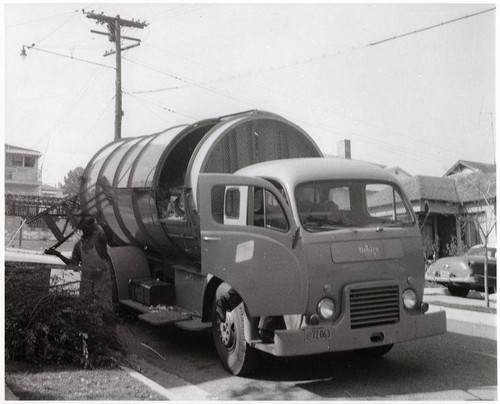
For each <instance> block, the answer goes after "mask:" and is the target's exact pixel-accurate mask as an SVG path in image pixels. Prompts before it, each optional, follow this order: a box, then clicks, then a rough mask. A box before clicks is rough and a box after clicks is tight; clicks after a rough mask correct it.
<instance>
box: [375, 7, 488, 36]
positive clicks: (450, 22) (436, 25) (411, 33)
mask: <svg viewBox="0 0 500 404" xmlns="http://www.w3.org/2000/svg"><path fill="white" fill-rule="evenodd" d="M493 10H496V7H492V8H489V9H487V10H483V11H479V12H477V13H474V14H467V15H464V16H462V17H458V18H454V19H453V20H448V21H445V22H441V23H439V24H434V25H430V26H428V27H425V28H420V29H417V30H415V31H410V32H406V33H404V34H400V35H396V36H393V37H392V38H386V39H382V40H380V41H377V42H372V43H370V44H369V45H367V46H376V45H380V44H382V43H385V42H389V41H394V40H396V39H400V38H403V37H405V36H409V35H415V34H418V33H420V32H424V31H429V30H431V29H434V28H439V27H442V26H444V25H448V24H452V23H455V22H457V21H461V20H465V19H467V18H471V17H476V16H478V15H481V14H485V13H489V12H490V11H493Z"/></svg>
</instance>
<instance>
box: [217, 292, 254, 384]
mask: <svg viewBox="0 0 500 404" xmlns="http://www.w3.org/2000/svg"><path fill="white" fill-rule="evenodd" d="M212 335H213V338H214V343H215V348H216V349H217V353H218V354H219V357H220V359H221V361H222V365H223V366H224V368H226V369H227V370H228V371H229V372H231V373H232V374H233V375H235V376H243V375H246V374H249V373H252V372H253V371H254V370H255V369H256V367H257V364H258V361H257V351H256V350H255V349H253V348H252V347H250V345H248V344H247V342H246V340H245V307H244V303H243V300H242V299H241V297H239V296H238V295H237V293H236V292H235V291H234V290H232V289H231V288H230V287H229V285H227V284H224V283H223V284H222V285H220V286H219V288H218V289H217V291H216V293H215V298H214V301H213V305H212Z"/></svg>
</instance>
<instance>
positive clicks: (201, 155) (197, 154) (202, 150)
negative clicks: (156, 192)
mask: <svg viewBox="0 0 500 404" xmlns="http://www.w3.org/2000/svg"><path fill="white" fill-rule="evenodd" d="M245 118H246V117H245V116H238V117H235V118H233V119H231V120H229V121H223V122H221V123H220V124H218V125H216V126H214V127H213V128H212V129H211V130H209V131H208V132H207V133H206V134H205V136H204V137H203V139H201V141H200V143H198V146H196V149H194V152H193V154H192V157H191V159H190V160H189V164H188V168H187V171H186V172H187V173H189V177H188V176H186V179H189V180H190V183H189V184H186V185H187V186H189V187H190V188H191V192H192V194H193V203H194V208H195V209H198V201H197V197H198V189H197V188H198V176H199V174H200V170H201V166H202V164H203V162H204V159H205V157H206V156H207V153H208V152H209V150H211V148H212V146H213V144H214V143H215V142H216V141H217V139H219V138H220V136H221V134H223V133H224V132H225V131H226V130H227V129H229V128H231V127H232V126H233V125H234V124H236V123H238V122H240V121H242V120H244V119H245Z"/></svg>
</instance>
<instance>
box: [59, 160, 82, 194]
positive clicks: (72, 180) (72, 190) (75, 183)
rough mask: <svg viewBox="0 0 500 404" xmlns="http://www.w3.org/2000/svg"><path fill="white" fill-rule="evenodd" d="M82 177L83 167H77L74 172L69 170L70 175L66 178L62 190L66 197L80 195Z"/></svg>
mask: <svg viewBox="0 0 500 404" xmlns="http://www.w3.org/2000/svg"><path fill="white" fill-rule="evenodd" d="M82 176H83V167H76V168H75V169H73V170H69V172H68V175H66V176H65V177H64V184H63V185H62V188H63V190H64V193H65V194H66V195H75V194H78V192H79V190H80V184H81V180H82Z"/></svg>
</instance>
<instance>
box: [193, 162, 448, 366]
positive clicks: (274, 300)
mask: <svg viewBox="0 0 500 404" xmlns="http://www.w3.org/2000/svg"><path fill="white" fill-rule="evenodd" d="M198 198H199V199H198V201H199V202H198V207H199V210H200V218H201V222H200V233H201V251H202V256H201V258H202V260H201V262H202V265H201V271H202V273H203V274H204V275H206V276H207V281H206V287H205V291H204V299H203V301H204V306H203V315H202V320H204V321H212V329H213V335H214V340H215V344H216V347H217V351H218V353H219V355H220V357H221V359H222V362H223V364H224V366H225V367H226V368H227V369H228V370H229V371H231V372H232V373H233V374H243V373H246V372H248V371H250V370H251V369H252V367H253V365H254V361H255V351H256V350H261V351H265V352H268V353H270V354H273V355H276V356H296V355H307V354H316V353H322V352H334V351H346V350H359V349H362V350H365V351H366V352H369V353H370V354H384V353H386V352H388V351H389V350H390V349H391V348H392V346H393V345H394V344H395V343H399V342H404V341H410V340H414V339H417V338H422V337H428V336H432V335H437V334H440V333H444V332H446V319H445V314H444V312H437V313H432V314H429V313H427V314H426V311H427V308H428V306H427V304H426V303H424V302H423V289H424V262H423V260H422V242H421V237H420V232H419V228H418V222H417V220H416V218H415V214H414V212H413V211H412V209H411V206H410V204H409V203H408V201H407V198H406V196H405V194H404V192H403V190H402V189H401V187H400V185H399V184H398V182H397V181H396V180H395V179H394V177H392V176H391V175H390V174H388V173H386V172H384V171H383V170H381V169H379V168H378V167H376V166H373V165H370V164H365V163H360V162H353V161H346V160H340V159H333V158H301V159H287V160H275V161H269V162H265V163H259V164H254V165H251V166H247V167H245V168H243V169H240V170H239V171H237V172H236V173H235V174H201V175H200V178H199V187H198ZM269 325H270V328H271V329H269V328H267V329H266V327H268V326H269ZM263 332H265V333H266V334H263ZM264 335H266V338H264Z"/></svg>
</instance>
